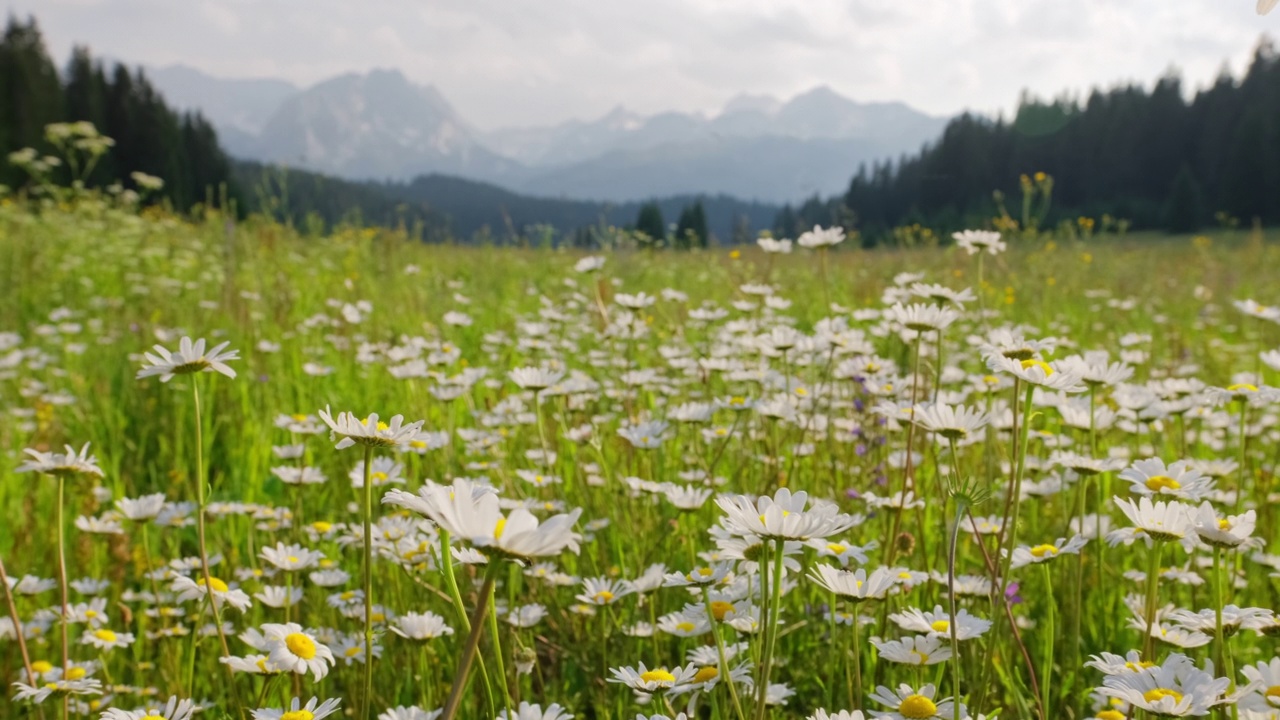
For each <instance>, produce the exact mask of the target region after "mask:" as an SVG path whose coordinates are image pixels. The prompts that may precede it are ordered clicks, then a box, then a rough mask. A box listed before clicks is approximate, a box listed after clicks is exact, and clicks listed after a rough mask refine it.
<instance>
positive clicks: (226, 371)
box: [137, 336, 240, 382]
mask: <svg viewBox="0 0 1280 720" xmlns="http://www.w3.org/2000/svg"><path fill="white" fill-rule="evenodd" d="M230 344H231V343H229V342H222V343H218V344H217V345H215V346H213V347H212V348H210V349H209V351H208V352H205V341H204V338H200V339H199V340H196V341H195V342H194V343H193V342H191V338H189V337H185V336H184V337H183V338H182V340H181V341H179V343H178V352H176V353H171V352H169V351H168V350H167V349H166V348H165V347H164V346H163V345H156V346H155V347H154V348H152V349H153V350H154V351H155V354H154V355H153V354H151V353H143V357H145V358H146V363H145V364H144V365H143V366H142V369H141V370H139V371H138V375H137V379H139V380H141V379H142V378H148V377H154V376H156V375H159V376H160V382H169V381H170V380H172V379H173V376H174V375H186V374H189V373H197V372H217V373H222V374H223V375H226V376H227V377H229V378H234V377H235V376H236V371H235V370H232V369H231V368H230V367H229V366H228V365H227V361H229V360H239V359H240V358H239V356H238V355H237V353H238V352H239V351H238V350H228V351H226V352H223V351H222V350H223V348H225V347H226V346H227V345H230Z"/></svg>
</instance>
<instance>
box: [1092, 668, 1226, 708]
mask: <svg viewBox="0 0 1280 720" xmlns="http://www.w3.org/2000/svg"><path fill="white" fill-rule="evenodd" d="M1208 667H1210V668H1211V667H1212V665H1211V664H1210V665H1208ZM1102 684H1103V687H1102V688H1101V689H1100V690H1099V692H1101V693H1102V694H1104V695H1107V696H1108V697H1116V698H1120V699H1121V700H1123V701H1125V702H1127V703H1129V705H1130V706H1132V707H1135V708H1141V709H1143V710H1146V711H1148V712H1150V713H1152V714H1154V715H1158V716H1160V717H1185V716H1188V715H1208V714H1209V712H1210V710H1212V709H1213V708H1214V707H1216V706H1218V705H1222V704H1224V703H1227V702H1229V700H1228V699H1227V698H1226V697H1225V694H1226V692H1227V688H1229V687H1230V686H1231V679H1230V678H1215V677H1214V676H1213V675H1212V674H1211V673H1210V672H1205V671H1204V670H1201V669H1199V668H1197V667H1196V666H1195V664H1194V663H1192V662H1189V661H1188V660H1187V658H1186V657H1185V656H1183V655H1179V654H1177V653H1174V654H1172V655H1170V656H1169V658H1168V659H1166V660H1165V662H1164V663H1163V664H1162V665H1156V666H1153V667H1148V668H1142V669H1141V670H1139V671H1137V672H1132V673H1126V674H1122V675H1107V676H1106V677H1104V678H1103V679H1102Z"/></svg>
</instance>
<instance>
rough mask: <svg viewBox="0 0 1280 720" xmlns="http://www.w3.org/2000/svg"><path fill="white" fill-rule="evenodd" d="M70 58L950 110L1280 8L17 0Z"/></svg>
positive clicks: (583, 102)
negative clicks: (839, 98) (830, 93)
mask: <svg viewBox="0 0 1280 720" xmlns="http://www.w3.org/2000/svg"><path fill="white" fill-rule="evenodd" d="M4 3H5V5H6V6H7V9H8V10H9V11H10V12H12V13H17V14H20V15H27V14H34V15H35V16H36V17H37V19H38V20H39V22H40V24H41V27H42V28H43V30H44V32H45V35H46V39H47V41H48V43H49V45H50V48H51V50H52V52H53V53H54V54H55V58H56V60H57V61H58V63H59V64H61V63H63V62H65V60H66V58H67V57H68V54H69V52H70V49H71V47H72V45H73V44H76V43H84V44H88V45H89V46H90V47H91V48H92V49H93V51H94V52H95V54H99V55H105V56H109V57H113V58H118V59H121V60H125V61H127V62H130V63H131V64H134V63H136V64H144V65H152V66H163V65H169V64H177V63H181V64H186V65H190V66H193V67H196V68H199V69H201V70H203V71H205V72H207V73H209V74H212V75H216V76H221V77H277V78H284V79H287V80H290V81H293V82H295V83H298V84H300V85H307V84H311V83H314V82H317V81H319V80H323V79H325V78H327V77H330V76H333V75H336V74H339V73H343V72H351V71H365V70H368V69H371V68H377V67H383V68H398V69H400V70H402V71H403V72H404V73H405V74H406V75H408V76H409V77H410V78H412V79H413V80H415V81H417V82H420V83H426V84H432V85H435V86H436V87H438V88H439V89H440V90H441V92H443V93H444V95H445V97H447V98H448V99H449V100H450V101H451V102H452V103H453V104H454V106H455V107H456V108H457V109H458V110H459V112H461V113H462V115H463V116H464V117H466V118H468V119H469V120H471V121H472V122H474V123H475V124H477V125H479V126H480V127H482V128H486V129H491V128H493V127H496V126H502V125H531V124H544V123H552V122H558V121H562V120H565V119H568V118H571V117H578V118H584V119H586V118H594V117H597V116H599V115H602V114H603V113H605V112H607V111H608V110H610V109H611V108H613V107H615V106H617V105H624V106H626V107H627V108H629V109H632V110H636V111H640V112H644V113H652V112H658V111H662V110H684V111H707V112H714V111H716V110H717V109H718V108H719V107H720V106H722V105H723V104H724V102H725V101H726V100H728V99H729V98H731V97H733V96H734V95H736V94H739V93H744V92H745V93H753V94H771V95H775V96H778V97H781V98H787V97H790V96H792V95H795V94H796V93H799V92H802V91H804V90H807V89H809V88H811V87H813V86H816V85H829V86H831V87H832V88H834V89H835V90H837V91H838V92H840V93H842V94H844V95H847V96H848V97H851V98H854V99H857V100H863V101H869V100H902V101H905V102H907V103H909V104H911V105H913V106H915V107H917V108H919V109H922V110H925V111H927V112H931V113H935V114H951V113H955V112H958V111H960V110H963V109H972V110H978V111H981V112H987V113H994V112H996V111H1000V110H1004V111H1008V110H1009V109H1011V108H1012V107H1013V106H1014V105H1015V104H1016V101H1017V97H1018V94H1019V92H1020V91H1021V90H1022V89H1023V88H1029V89H1032V90H1033V91H1035V92H1036V93H1037V94H1041V95H1053V94H1056V93H1058V92H1060V91H1062V90H1068V89H1071V90H1076V91H1084V90H1087V89H1088V88H1090V87H1094V86H1098V85H1102V86H1110V85H1113V84H1115V83H1116V82H1119V81H1126V80H1132V81H1140V82H1142V83H1144V84H1149V83H1150V82H1151V81H1152V80H1154V79H1155V78H1156V77H1157V76H1159V75H1160V74H1161V73H1163V72H1164V71H1165V70H1167V69H1168V68H1170V67H1177V68H1178V69H1180V70H1181V72H1182V75H1183V77H1184V79H1185V80H1186V81H1187V83H1188V84H1189V85H1192V86H1199V85H1203V84H1205V83H1207V82H1210V81H1211V80H1212V79H1213V78H1214V77H1215V76H1216V75H1217V73H1218V72H1219V70H1221V68H1222V67H1223V64H1224V62H1226V63H1229V65H1230V67H1231V69H1232V70H1233V71H1234V72H1237V73H1238V72H1239V71H1240V70H1241V69H1242V68H1243V67H1244V66H1245V64H1246V63H1247V61H1248V58H1249V57H1250V55H1251V54H1252V51H1253V48H1254V47H1255V46H1256V44H1257V42H1258V39H1259V37H1260V36H1261V35H1262V34H1263V33H1271V34H1272V35H1274V34H1275V33H1276V30H1277V29H1280V13H1273V14H1272V15H1270V16H1267V17H1259V16H1258V15H1256V14H1255V12H1254V0H845V1H843V2H839V1H837V0H803V1H796V0H791V1H789V2H788V1H775V0H641V1H636V0H622V1H615V0H421V1H419V2H414V1H412V0H274V1H259V0H4Z"/></svg>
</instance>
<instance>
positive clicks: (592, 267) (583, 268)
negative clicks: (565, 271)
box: [573, 255, 605, 273]
mask: <svg viewBox="0 0 1280 720" xmlns="http://www.w3.org/2000/svg"><path fill="white" fill-rule="evenodd" d="M604 260H605V258H604V256H603V255H588V256H586V257H584V258H582V259H580V260H578V262H577V263H575V264H574V266H573V271H574V272H580V273H588V272H595V271H597V270H599V269H601V268H603V267H604Z"/></svg>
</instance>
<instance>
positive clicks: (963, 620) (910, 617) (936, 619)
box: [889, 605, 991, 640]
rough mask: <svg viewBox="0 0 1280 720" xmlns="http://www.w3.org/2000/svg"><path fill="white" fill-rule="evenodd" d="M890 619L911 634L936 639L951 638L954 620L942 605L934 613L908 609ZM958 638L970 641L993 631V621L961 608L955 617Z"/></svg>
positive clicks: (934, 609) (891, 615) (937, 606)
mask: <svg viewBox="0 0 1280 720" xmlns="http://www.w3.org/2000/svg"><path fill="white" fill-rule="evenodd" d="M889 619H890V620H892V621H894V622H895V623H897V624H898V627H900V628H902V629H903V630H908V631H910V632H918V633H927V634H929V635H931V636H934V637H951V624H952V618H951V615H950V614H948V613H944V612H943V611H942V606H941V605H936V606H934V608H933V612H928V611H922V610H919V609H917V608H907V609H906V610H904V611H903V612H900V613H892V614H890V615H889ZM954 622H955V626H956V628H955V630H956V638H957V639H959V640H968V639H970V638H975V637H978V636H979V635H981V634H983V633H985V632H986V631H987V630H989V629H991V621H990V620H984V619H982V618H980V617H975V616H973V615H970V614H969V611H968V610H965V609H964V608H960V612H958V613H957V614H956V616H955V620H954Z"/></svg>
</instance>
